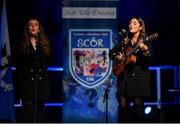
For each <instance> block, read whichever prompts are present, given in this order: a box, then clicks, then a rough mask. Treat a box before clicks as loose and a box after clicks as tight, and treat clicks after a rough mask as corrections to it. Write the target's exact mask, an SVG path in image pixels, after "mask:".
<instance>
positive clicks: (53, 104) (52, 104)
mask: <svg viewBox="0 0 180 124" xmlns="http://www.w3.org/2000/svg"><path fill="white" fill-rule="evenodd" d="M44 105H45V106H51V107H57V106H60V107H61V106H63V104H62V103H45V104H44Z"/></svg>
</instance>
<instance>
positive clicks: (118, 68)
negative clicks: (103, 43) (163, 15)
mask: <svg viewBox="0 0 180 124" xmlns="http://www.w3.org/2000/svg"><path fill="white" fill-rule="evenodd" d="M157 37H158V34H157V33H154V34H152V35H150V36H149V37H147V38H146V39H145V40H143V39H142V42H147V41H152V40H155V39H156V38H157ZM138 48H139V44H138V45H137V46H136V47H135V48H133V49H132V48H130V47H129V48H127V49H126V51H125V55H123V57H122V59H121V60H117V59H115V60H114V64H113V73H114V75H116V76H118V75H120V74H121V73H122V72H123V70H124V68H125V66H126V65H127V64H135V63H136V60H137V57H136V56H135V55H133V53H134V52H135V51H136V50H137V49H138ZM115 55H116V54H115Z"/></svg>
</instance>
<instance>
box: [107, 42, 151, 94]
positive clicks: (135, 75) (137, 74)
mask: <svg viewBox="0 0 180 124" xmlns="http://www.w3.org/2000/svg"><path fill="white" fill-rule="evenodd" d="M145 44H146V45H147V46H148V48H149V50H148V51H141V49H138V50H136V52H135V53H133V55H135V56H136V57H137V60H136V63H135V64H127V65H126V66H125V68H124V71H123V73H122V74H120V75H118V76H117V81H118V92H119V95H122V96H149V95H150V73H149V69H148V66H149V63H150V59H151V55H152V47H151V42H145ZM136 45H137V44H135V45H132V44H131V42H130V40H129V41H128V42H127V44H124V49H125V51H126V50H127V48H131V49H133V48H135V47H136ZM117 52H122V44H118V45H116V46H115V47H114V48H113V49H112V50H110V53H109V56H110V58H111V59H112V60H114V59H115V58H114V53H117Z"/></svg>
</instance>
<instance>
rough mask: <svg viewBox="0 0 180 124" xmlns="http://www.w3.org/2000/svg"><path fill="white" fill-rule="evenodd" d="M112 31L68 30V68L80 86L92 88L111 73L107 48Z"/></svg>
mask: <svg viewBox="0 0 180 124" xmlns="http://www.w3.org/2000/svg"><path fill="white" fill-rule="evenodd" d="M111 41H112V31H111V30H108V29H102V30H99V29H89V30H88V29H71V30H70V31H69V69H70V73H71V75H72V77H73V78H74V79H75V80H76V81H77V82H78V83H79V84H81V85H82V86H85V87H88V88H93V87H96V86H98V85H100V84H101V83H103V82H104V81H105V80H106V79H107V78H108V76H109V74H110V73H111V62H110V60H109V56H108V54H109V50H110V48H111Z"/></svg>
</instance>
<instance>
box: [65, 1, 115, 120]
mask: <svg viewBox="0 0 180 124" xmlns="http://www.w3.org/2000/svg"><path fill="white" fill-rule="evenodd" d="M117 2H118V1H117V0H114V1H113V0H112V1H99V0H98V1H95V0H92V1H90V0H88V1H80V0H78V1H71V0H68V1H66V0H64V1H63V7H62V17H63V33H64V34H63V36H64V44H63V45H64V50H63V58H64V60H63V62H64V63H63V69H64V70H63V93H64V95H63V96H64V104H63V114H62V115H63V117H62V118H63V122H107V121H108V122H117V112H118V102H117V98H116V92H117V89H116V81H115V78H114V76H113V75H112V73H111V70H112V61H110V59H109V56H108V54H109V50H110V49H111V48H112V47H113V45H114V39H115V38H116V36H117V35H116V34H117V27H118V26H117V5H118V3H117ZM106 91H108V92H106ZM106 93H108V94H106ZM106 96H108V97H106Z"/></svg>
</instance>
